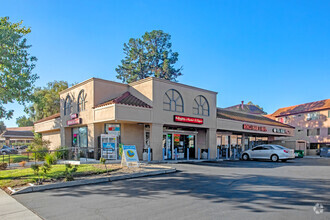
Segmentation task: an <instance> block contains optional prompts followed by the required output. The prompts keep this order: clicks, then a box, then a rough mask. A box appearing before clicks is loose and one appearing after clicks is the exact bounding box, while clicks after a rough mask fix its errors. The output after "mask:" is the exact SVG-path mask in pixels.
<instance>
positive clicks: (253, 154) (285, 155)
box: [242, 144, 295, 162]
mask: <svg viewBox="0 0 330 220" xmlns="http://www.w3.org/2000/svg"><path fill="white" fill-rule="evenodd" d="M294 158H295V154H294V150H293V149H289V148H285V147H282V146H280V145H272V144H263V145H258V146H256V147H254V148H252V149H249V150H246V151H244V152H243V153H242V159H243V160H250V159H270V160H271V161H274V162H276V161H278V160H281V161H283V162H285V161H287V160H291V159H294Z"/></svg>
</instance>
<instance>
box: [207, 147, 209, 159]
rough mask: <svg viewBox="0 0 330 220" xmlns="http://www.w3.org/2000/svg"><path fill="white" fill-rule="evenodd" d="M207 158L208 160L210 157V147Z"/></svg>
mask: <svg viewBox="0 0 330 220" xmlns="http://www.w3.org/2000/svg"><path fill="white" fill-rule="evenodd" d="M207 159H208V160H209V159H210V148H209V149H207Z"/></svg>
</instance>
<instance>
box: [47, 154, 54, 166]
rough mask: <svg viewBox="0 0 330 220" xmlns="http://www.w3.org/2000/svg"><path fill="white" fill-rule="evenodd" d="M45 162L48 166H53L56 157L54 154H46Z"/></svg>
mask: <svg viewBox="0 0 330 220" xmlns="http://www.w3.org/2000/svg"><path fill="white" fill-rule="evenodd" d="M45 161H46V163H47V164H48V165H55V164H56V163H57V157H56V155H55V153H53V154H46V156H45Z"/></svg>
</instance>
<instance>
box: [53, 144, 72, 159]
mask: <svg viewBox="0 0 330 220" xmlns="http://www.w3.org/2000/svg"><path fill="white" fill-rule="evenodd" d="M55 150H56V151H55V155H56V157H57V159H63V160H65V159H68V158H69V148H67V147H66V146H59V147H58V148H56V149H55Z"/></svg>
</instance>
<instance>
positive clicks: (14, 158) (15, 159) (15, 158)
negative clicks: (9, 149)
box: [0, 153, 34, 163]
mask: <svg viewBox="0 0 330 220" xmlns="http://www.w3.org/2000/svg"><path fill="white" fill-rule="evenodd" d="M9 158H10V163H19V162H22V161H28V159H29V160H30V161H31V160H33V161H34V154H33V153H30V154H29V156H28V154H24V155H22V154H11V155H10V157H9V155H0V163H9Z"/></svg>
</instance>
